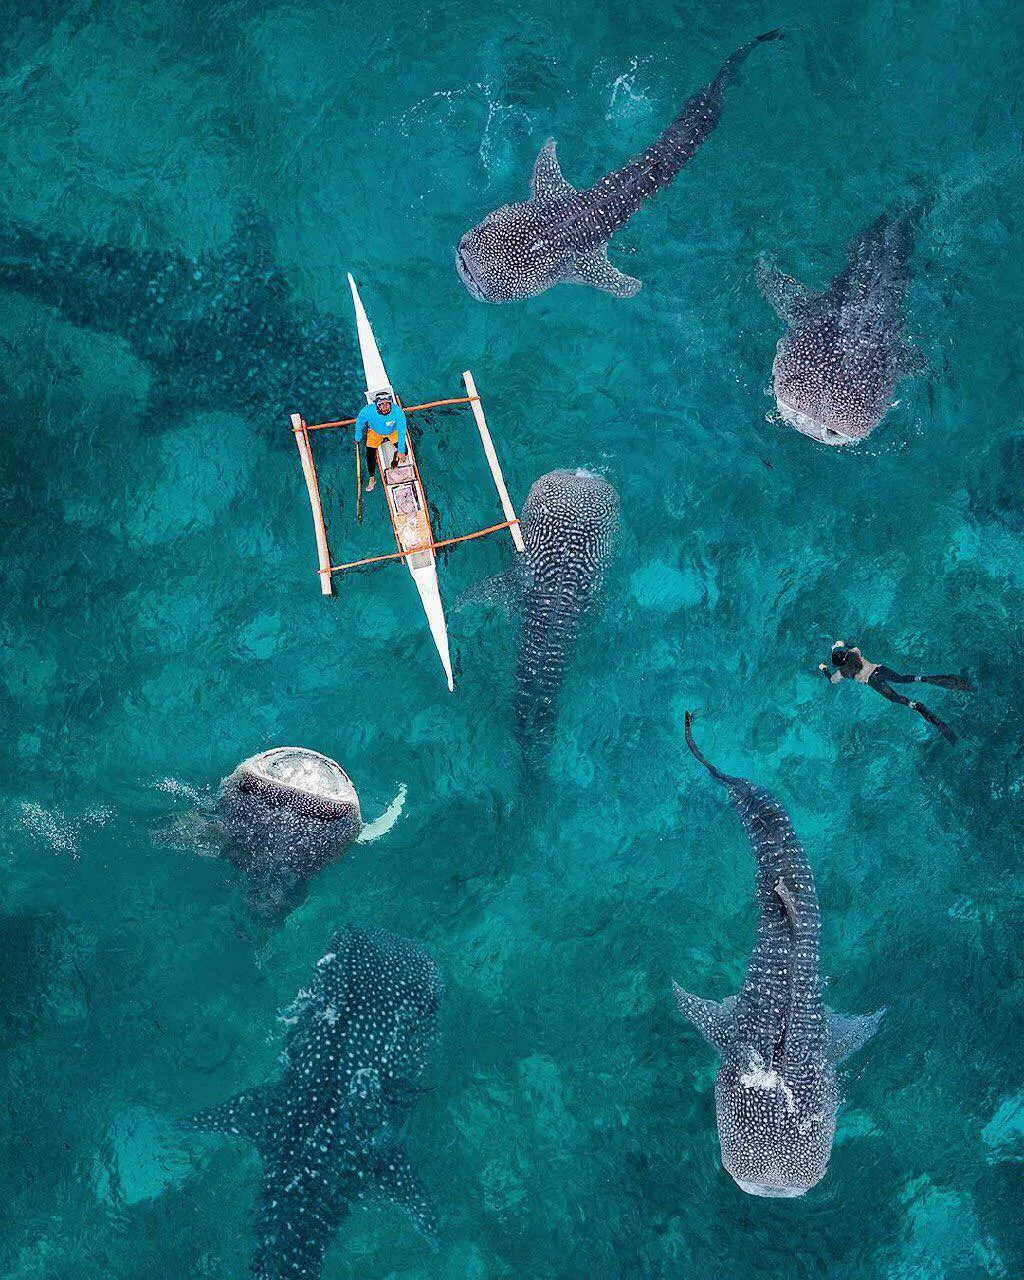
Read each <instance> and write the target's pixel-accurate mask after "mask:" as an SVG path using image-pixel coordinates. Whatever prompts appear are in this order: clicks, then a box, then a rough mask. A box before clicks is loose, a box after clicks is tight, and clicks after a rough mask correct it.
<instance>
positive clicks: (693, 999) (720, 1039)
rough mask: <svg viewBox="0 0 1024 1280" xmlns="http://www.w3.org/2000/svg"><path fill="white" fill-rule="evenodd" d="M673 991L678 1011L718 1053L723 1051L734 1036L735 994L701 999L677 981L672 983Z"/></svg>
mask: <svg viewBox="0 0 1024 1280" xmlns="http://www.w3.org/2000/svg"><path fill="white" fill-rule="evenodd" d="M672 990H673V991H674V992H675V997H676V1006H677V1008H678V1009H679V1012H680V1013H681V1014H682V1015H683V1017H684V1018H686V1019H687V1021H688V1022H692V1023H693V1025H694V1026H695V1027H696V1028H697V1030H698V1031H699V1032H700V1033H701V1035H702V1036H703V1037H704V1039H705V1040H707V1041H708V1043H709V1044H713V1045H714V1046H715V1048H716V1049H717V1050H718V1052H719V1053H724V1052H725V1051H726V1049H727V1048H728V1047H729V1045H730V1044H732V1042H733V1040H734V1039H735V1036H736V1022H735V1017H734V1011H735V1009H736V1000H737V997H736V996H727V997H726V998H725V999H724V1000H722V1001H721V1002H719V1001H716V1000H702V999H701V998H700V996H691V995H690V993H689V992H688V991H684V990H683V988H682V987H681V986H680V985H679V983H678V982H673V983H672Z"/></svg>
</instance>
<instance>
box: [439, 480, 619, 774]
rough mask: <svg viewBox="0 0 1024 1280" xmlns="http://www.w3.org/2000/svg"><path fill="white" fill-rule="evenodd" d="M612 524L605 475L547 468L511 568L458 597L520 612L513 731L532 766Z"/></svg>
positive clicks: (529, 504) (545, 741)
mask: <svg viewBox="0 0 1024 1280" xmlns="http://www.w3.org/2000/svg"><path fill="white" fill-rule="evenodd" d="M618 523H619V496H618V494H617V493H616V492H615V490H614V489H613V488H612V486H611V485H610V484H609V483H608V481H607V480H604V479H602V477H601V476H596V475H593V474H592V473H591V472H589V471H585V470H583V469H582V468H580V469H577V470H576V471H550V472H548V473H547V475H543V476H541V477H540V479H539V480H537V481H536V482H535V483H534V484H533V486H532V487H531V489H530V492H529V494H528V495H527V498H526V503H525V505H524V507H523V513H522V516H521V518H520V528H521V530H522V534H523V542H524V543H525V546H526V550H525V552H524V553H523V554H521V555H519V556H517V557H516V564H515V567H514V569H513V570H512V572H511V573H508V574H500V575H499V576H498V577H496V578H492V579H489V580H488V581H487V582H483V583H480V584H479V585H478V586H476V587H474V588H472V589H471V590H470V591H468V592H466V593H465V594H464V595H463V597H462V600H463V602H465V601H469V600H488V601H497V602H499V603H501V604H503V605H505V606H506V607H508V608H510V609H515V610H516V611H517V612H518V613H519V615H520V619H521V625H522V630H521V635H520V643H519V653H518V657H517V660H516V699H515V736H516V741H517V742H518V743H519V746H520V748H521V750H522V752H523V756H524V759H525V760H526V761H527V762H528V763H530V764H531V765H538V764H540V763H541V762H542V760H543V756H544V753H545V751H546V749H547V747H548V746H549V745H550V740H551V736H552V731H553V729H554V725H555V709H556V703H557V698H558V691H559V689H560V688H561V685H562V680H563V679H564V677H565V671H566V667H567V665H568V662H569V657H570V655H571V653H572V649H573V644H574V642H575V640H576V636H577V633H578V631H579V626H580V622H581V620H582V618H583V616H584V615H585V613H586V612H587V610H588V609H589V608H590V606H591V604H592V603H593V602H594V600H595V598H596V596H597V594H598V592H599V590H600V587H601V582H602V578H603V571H604V567H605V564H606V562H607V559H608V555H609V552H610V550H611V546H612V542H613V540H614V536H615V532H616V530H617V529H618Z"/></svg>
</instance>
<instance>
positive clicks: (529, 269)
mask: <svg viewBox="0 0 1024 1280" xmlns="http://www.w3.org/2000/svg"><path fill="white" fill-rule="evenodd" d="M568 256H571V255H568ZM566 257H567V254H566V250H565V249H563V248H560V247H559V246H558V245H556V244H555V243H554V242H553V241H552V240H551V239H549V238H546V237H545V234H544V219H543V216H542V213H541V210H540V208H539V206H538V204H537V202H536V201H533V200H527V201H524V202H522V203H521V204H507V205H504V206H503V207H502V208H500V209H495V211H494V212H493V213H490V214H488V215H487V217H486V218H484V220H483V222H480V223H477V225H476V226H475V227H473V228H472V230H470V231H467V232H466V234H465V235H464V236H463V237H462V239H461V240H460V241H459V247H458V248H457V249H456V251H455V266H456V268H457V269H458V273H459V277H460V279H461V280H462V283H463V284H464V285H465V286H466V288H467V289H468V290H469V292H470V293H471V294H472V295H473V297H474V298H476V299H478V300H479V301H480V302H514V301H516V300H518V299H520V298H532V297H534V296H535V295H536V294H538V293H543V292H544V290H545V289H549V288H550V287H551V286H552V285H553V284H557V283H558V281H559V280H561V279H562V278H563V276H564V273H565V267H566Z"/></svg>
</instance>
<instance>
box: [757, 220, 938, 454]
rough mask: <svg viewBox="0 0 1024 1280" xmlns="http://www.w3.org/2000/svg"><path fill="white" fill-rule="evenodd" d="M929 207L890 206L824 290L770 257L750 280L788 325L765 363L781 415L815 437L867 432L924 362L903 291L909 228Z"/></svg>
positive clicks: (849, 439) (851, 438)
mask: <svg viewBox="0 0 1024 1280" xmlns="http://www.w3.org/2000/svg"><path fill="white" fill-rule="evenodd" d="M926 207H927V206H926V205H925V204H924V203H921V202H918V203H916V204H907V203H904V204H900V205H895V206H894V207H893V208H892V209H891V210H889V211H887V212H886V213H883V214H882V215H881V217H879V218H878V219H877V220H876V221H875V222H874V223H872V225H871V226H870V227H868V228H867V230H866V231H864V232H863V233H862V234H861V235H859V236H858V237H857V239H856V240H855V241H854V242H853V244H852V246H851V248H850V257H849V262H848V263H847V265H846V267H845V268H844V269H843V271H842V272H840V274H839V275H838V276H836V278H835V279H834V280H833V281H832V283H831V284H830V285H829V287H828V288H827V289H826V290H825V291H824V293H818V294H815V293H812V292H811V291H810V290H809V289H807V288H805V287H804V286H803V285H802V284H800V283H799V282H798V281H796V280H794V279H793V278H792V277H791V276H787V275H784V274H783V273H782V271H780V270H779V268H778V266H777V265H776V264H775V262H774V261H773V260H772V259H771V258H769V257H762V258H761V260H760V261H759V262H758V265H757V282H758V285H759V287H760V289H761V292H762V293H763V294H764V296H765V298H766V299H767V301H768V302H769V303H770V304H771V305H772V306H773V307H774V308H775V310H776V312H777V313H778V315H779V318H780V319H782V320H784V321H785V323H786V324H787V326H788V330H787V332H786V333H785V334H784V335H783V337H782V338H781V339H780V340H779V344H778V348H777V351H776V355H775V362H774V364H773V366H772V383H773V390H774V393H775V402H776V404H777V405H778V410H779V414H780V416H781V417H782V419H783V420H784V421H785V422H787V423H789V425H790V426H792V427H795V428H796V430H797V431H800V432H802V433H803V434H804V435H806V436H810V437H811V438H812V439H813V440H817V441H819V442H820V443H821V444H829V445H848V444H855V443H856V442H857V441H859V440H863V439H865V437H867V436H869V435H870V434H871V432H872V431H873V430H874V429H875V427H877V426H878V424H879V423H880V422H881V420H882V418H883V417H884V416H885V414H886V413H887V412H888V410H889V408H890V407H891V404H892V397H893V392H894V391H895V389H896V384H897V383H898V382H899V381H900V380H901V379H902V378H908V377H912V376H913V375H914V374H918V373H921V372H922V371H923V369H924V368H925V361H924V358H923V356H922V355H921V353H920V352H919V351H918V350H917V349H916V348H915V347H914V346H913V345H912V344H911V343H910V341H909V340H908V338H907V334H906V320H905V317H904V312H903V298H904V294H905V292H906V288H907V284H908V282H909V279H910V258H911V254H912V253H913V249H914V230H915V226H916V224H917V223H918V222H919V221H920V218H921V216H922V213H923V211H924V209H925V208H926Z"/></svg>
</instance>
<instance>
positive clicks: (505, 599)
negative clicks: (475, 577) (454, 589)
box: [455, 571, 522, 614]
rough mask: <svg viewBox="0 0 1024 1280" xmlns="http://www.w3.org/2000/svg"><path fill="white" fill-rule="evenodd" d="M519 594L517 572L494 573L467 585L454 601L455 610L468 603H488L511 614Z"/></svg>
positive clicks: (520, 586)
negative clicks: (489, 576)
mask: <svg viewBox="0 0 1024 1280" xmlns="http://www.w3.org/2000/svg"><path fill="white" fill-rule="evenodd" d="M521 594H522V582H521V579H520V575H519V574H517V573H515V572H512V571H509V572H508V573H496V574H495V575H494V577H493V578H484V579H483V581H482V582H477V583H474V585H473V586H471V587H467V588H466V590H465V591H463V592H462V594H461V595H460V596H459V597H458V599H457V600H456V601H455V611H456V613H457V612H458V611H459V610H460V609H464V608H465V607H466V605H470V604H490V605H497V606H498V608H500V609H502V610H504V612H505V613H508V614H511V613H513V612H514V610H515V609H516V608H517V607H518V604H519V599H520V596H521Z"/></svg>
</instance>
